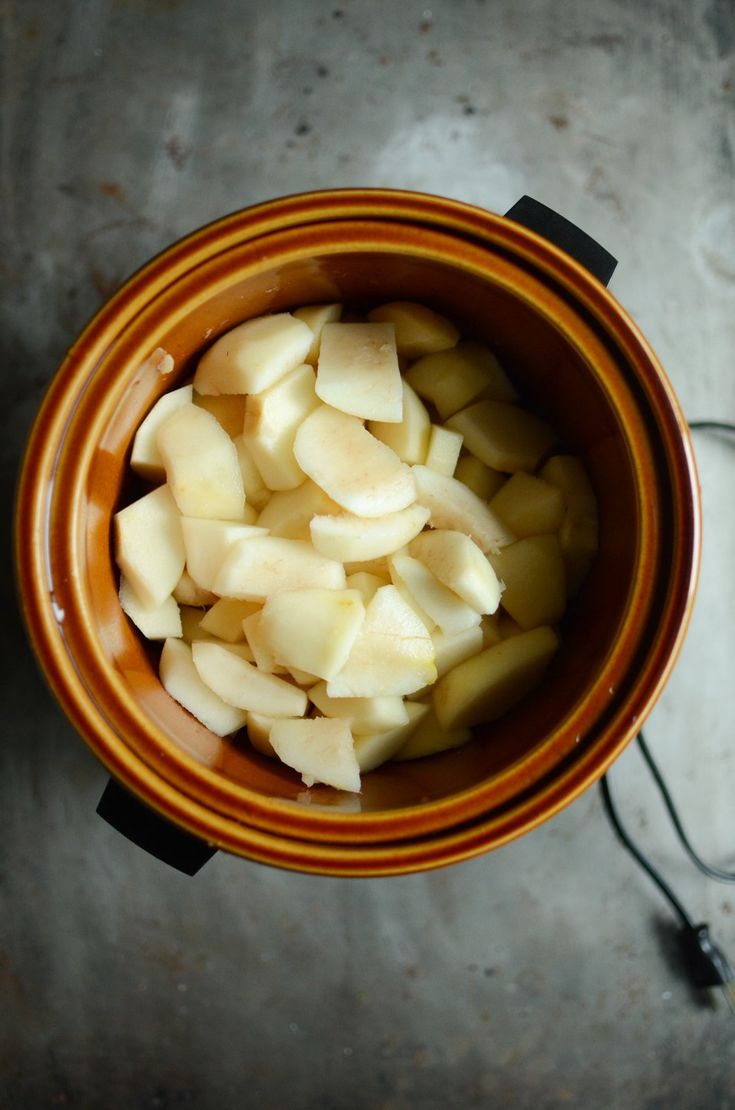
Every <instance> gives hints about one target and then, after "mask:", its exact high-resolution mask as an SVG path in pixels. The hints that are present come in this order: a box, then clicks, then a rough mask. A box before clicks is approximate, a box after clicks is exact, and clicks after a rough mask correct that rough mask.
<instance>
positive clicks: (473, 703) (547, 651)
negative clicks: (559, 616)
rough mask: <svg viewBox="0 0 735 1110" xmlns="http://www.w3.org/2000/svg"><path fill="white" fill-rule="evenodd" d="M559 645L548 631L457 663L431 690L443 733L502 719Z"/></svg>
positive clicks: (528, 634)
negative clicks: (432, 690)
mask: <svg viewBox="0 0 735 1110" xmlns="http://www.w3.org/2000/svg"><path fill="white" fill-rule="evenodd" d="M558 643H559V641H558V639H557V636H556V633H555V632H554V630H553V629H552V628H549V627H548V625H546V626H542V627H540V628H534V629H533V630H532V631H530V632H523V633H521V634H520V635H519V636H513V637H512V638H511V639H509V640H503V641H502V642H501V643H499V644H495V646H494V647H489V648H487V649H486V650H485V651H483V652H481V653H480V654H479V655H475V656H473V657H472V658H471V659H467V660H465V662H464V663H460V664H459V666H457V667H455V668H454V669H453V670H451V671H449V673H448V674H445V675H444V677H443V678H440V679H439V681H438V682H437V684H436V686H435V687H434V693H433V702H434V710H435V712H436V716H437V720H438V721H439V724H440V725H441V727H442V728H444V729H447V730H451V729H457V728H472V727H473V726H475V725H480V724H484V723H485V722H487V721H494V720H496V719H497V718H498V717H500V716H502V714H503V713H506V712H507V711H508V710H509V709H510V708H511V707H512V706H514V705H515V704H516V703H517V702H519V701H520V700H521V698H524V697H525V696H526V695H527V694H528V693H529V692H530V691H531V690H532V689H533V688H534V686H536V685H537V684H538V682H539V681H540V680H541V678H542V677H543V675H544V672H545V671H546V669H547V667H548V665H549V663H550V662H551V659H552V658H553V656H554V653H555V652H556V650H557V647H558Z"/></svg>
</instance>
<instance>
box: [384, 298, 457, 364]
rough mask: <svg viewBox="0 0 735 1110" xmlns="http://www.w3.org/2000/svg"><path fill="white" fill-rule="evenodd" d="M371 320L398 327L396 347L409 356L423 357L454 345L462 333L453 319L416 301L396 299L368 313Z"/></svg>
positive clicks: (400, 352)
mask: <svg viewBox="0 0 735 1110" xmlns="http://www.w3.org/2000/svg"><path fill="white" fill-rule="evenodd" d="M368 320H370V321H371V323H381V324H382V323H389V324H393V326H394V327H395V329H396V347H397V348H398V353H399V354H400V355H405V356H406V358H420V357H421V356H422V355H428V354H431V353H432V352H433V351H444V350H446V349H447V347H454V346H455V345H456V343H457V341H458V339H459V332H458V330H457V328H456V327H455V326H454V324H453V323H452V322H451V320H447V318H446V317H445V316H440V315H439V313H438V312H434V311H432V309H430V308H427V306H426V305H423V304H417V303H416V302H415V301H392V302H391V303H390V304H384V305H380V307H379V308H374V309H373V310H372V312H368Z"/></svg>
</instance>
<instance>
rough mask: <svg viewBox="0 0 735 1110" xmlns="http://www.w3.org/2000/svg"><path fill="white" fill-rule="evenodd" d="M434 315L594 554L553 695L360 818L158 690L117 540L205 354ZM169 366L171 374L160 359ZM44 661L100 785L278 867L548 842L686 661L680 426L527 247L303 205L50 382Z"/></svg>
mask: <svg viewBox="0 0 735 1110" xmlns="http://www.w3.org/2000/svg"><path fill="white" fill-rule="evenodd" d="M397 297H400V298H404V299H407V298H410V299H415V300H421V301H425V302H426V303H428V304H430V305H432V306H433V307H435V308H436V309H438V310H439V311H442V312H445V313H447V314H448V315H450V316H451V317H452V318H453V319H455V320H456V321H457V323H458V324H459V325H460V327H461V328H462V330H463V331H464V332H465V333H467V334H471V335H475V336H477V337H480V338H483V339H485V340H487V341H488V342H489V343H490V344H491V346H493V347H494V349H496V351H497V352H498V354H499V355H500V357H501V360H502V361H503V362H504V363H505V364H506V365H507V366H508V368H509V370H510V371H511V373H512V375H513V377H514V379H515V380H516V381H517V383H518V384H519V385H520V387H521V390H522V392H523V394H524V397H525V400H526V402H527V403H529V404H530V405H532V406H535V407H537V408H538V409H539V411H541V412H543V413H544V414H545V415H547V416H548V418H549V419H550V420H551V421H552V423H553V424H554V425H555V426H556V427H557V428H558V429H559V431H560V433H561V436H562V440H563V442H564V445H565V446H566V447H567V448H568V449H569V450H571V451H573V452H575V453H576V454H578V455H580V457H581V458H582V459H583V461H584V463H585V465H586V466H587V468H588V471H589V473H590V475H591V477H592V480H593V482H594V485H595V489H596V492H597V496H598V499H599V503H600V511H601V520H602V534H601V544H600V552H599V556H598V558H597V560H596V562H595V565H594V566H593V569H592V571H591V573H590V575H589V577H588V580H587V581H586V583H585V585H584V588H583V590H582V593H581V594H580V596H579V598H578V599H577V600H576V602H575V603H574V605H573V607H572V609H571V610H570V612H569V614H568V617H567V619H566V621H565V625H564V627H563V629H562V634H563V648H562V651H561V652H560V654H559V656H558V657H557V659H556V661H555V662H554V665H553V667H552V669H551V671H550V672H549V674H548V676H547V678H546V679H545V681H544V683H543V685H542V686H541V687H540V688H539V689H538V691H536V692H535V693H534V695H533V696H532V697H531V698H529V699H528V700H527V701H526V702H525V703H523V704H522V705H520V706H519V707H518V708H517V709H516V710H515V711H513V712H512V713H511V714H508V715H507V716H506V717H505V718H504V719H503V720H502V721H500V722H497V723H496V724H494V725H493V726H492V727H491V728H487V729H485V730H482V729H480V730H478V740H477V741H476V742H475V743H472V744H470V745H469V746H467V747H466V748H464V749H462V750H460V751H457V752H452V753H448V754H446V755H442V756H436V757H432V758H430V759H425V760H420V761H416V762H412V763H404V764H390V765H387V766H385V767H383V768H380V769H379V770H377V771H375V772H373V773H371V774H369V775H367V776H365V777H364V779H363V792H362V794H361V795H360V796H359V797H356V796H353V795H345V794H338V793H337V792H336V791H334V790H332V789H330V788H327V787H314V788H312V789H311V790H306V789H305V788H304V787H303V785H302V784H301V782H300V781H299V779H298V777H297V776H296V775H294V774H292V773H291V772H290V771H288V770H287V769H286V768H284V767H282V766H280V765H278V764H276V763H273V762H271V761H268V760H267V759H264V758H263V757H261V756H259V755H258V754H257V753H256V752H254V751H253V750H252V749H251V748H250V746H249V744H248V743H247V741H246V740H239V739H236V740H235V741H229V740H227V741H221V740H219V739H218V738H217V737H214V736H213V735H212V734H211V733H209V732H208V731H207V730H206V729H204V728H203V727H202V726H201V725H199V724H198V723H197V722H195V721H194V720H193V719H192V718H191V717H190V716H189V715H188V714H187V713H186V712H185V711H184V710H183V709H181V707H180V706H178V705H177V704H176V703H175V702H173V701H172V699H171V698H170V697H169V696H168V695H167V694H166V693H165V691H164V690H163V689H162V687H161V685H160V683H159V681H158V678H157V674H156V665H155V659H156V655H155V652H154V651H152V650H151V649H150V647H148V646H145V645H144V644H143V643H142V642H141V640H140V639H139V637H138V636H137V634H136V633H135V632H134V631H133V629H132V628H131V626H130V624H129V623H128V621H127V620H126V618H125V617H124V616H123V614H122V612H121V610H120V607H119V605H118V602H117V592H116V586H117V583H116V573H115V568H114V565H113V562H112V559H111V553H110V538H109V537H110V521H111V517H112V514H113V513H114V511H115V510H116V508H117V507H119V505H120V503H121V501H123V500H124V499H125V496H126V492H127V490H128V488H129V487H128V482H129V477H128V455H129V448H130V445H131V442H132V438H133V435H134V432H135V429H136V427H137V425H138V424H139V423H140V420H141V418H142V416H143V415H144V414H145V412H146V411H147V410H148V409H149V408H150V406H151V404H152V403H153V402H154V400H155V399H156V398H157V397H158V396H160V394H161V393H162V392H164V391H165V390H167V389H170V388H172V387H173V386H175V385H176V384H177V382H178V381H179V380H181V379H182V378H184V377H186V376H187V375H188V374H189V373H191V371H192V370H193V368H194V366H195V364H196V361H197V358H198V357H199V355H200V354H201V352H202V351H203V350H204V349H205V348H206V346H207V345H208V344H210V343H211V342H213V340H214V339H215V338H216V337H217V336H218V335H219V334H221V333H222V332H223V331H226V330H227V329H228V328H230V327H232V326H234V325H235V324H236V323H238V322H240V321H242V320H244V319H247V318H248V317H251V316H256V315H258V314H260V313H263V312H267V311H278V310H282V309H287V308H291V307H295V306H298V305H301V304H307V303H313V302H318V301H324V300H344V301H351V302H365V303H376V302H379V301H382V300H389V299H395V298H397ZM158 347H163V348H164V349H165V350H167V351H169V352H170V353H171V354H172V355H173V357H174V360H175V371H174V373H173V374H172V375H170V376H169V377H167V378H164V377H162V376H161V374H160V373H159V372H158V371H157V369H156V368H155V367H154V366H152V365H151V364H150V363H149V362H148V360H149V358H150V356H151V354H152V353H153V351H154V350H155V349H156V348H158ZM16 549H17V566H18V577H19V583H20V592H21V597H22V601H23V606H24V609H25V614H26V620H27V624H28V627H29V630H30V634H31V638H32V641H33V644H34V647H35V649H36V652H37V654H38V656H39V659H40V661H41V664H42V666H43V668H44V670H45V672H46V674H47V676H48V679H49V681H50V683H51V685H52V687H53V689H54V691H55V693H56V695H57V697H58V699H59V701H60V702H61V704H62V706H63V707H64V709H65V711H66V712H67V714H68V715H69V716H70V718H71V719H72V721H73V722H74V724H75V725H76V727H77V728H78V730H79V731H80V733H81V734H82V735H83V736H84V738H85V739H86V740H87V742H88V743H89V744H90V746H91V747H92V748H93V750H94V751H95V752H96V753H97V755H98V756H99V757H100V759H102V761H103V762H104V763H105V764H106V765H107V766H108V768H109V769H110V770H111V771H112V772H113V773H114V774H115V775H116V776H117V777H118V778H120V779H121V780H122V781H123V782H125V783H126V784H127V785H128V786H130V787H131V788H132V789H133V790H135V791H136V792H137V793H138V794H140V796H141V797H142V798H144V799H145V800H146V801H147V802H148V803H149V804H151V805H153V806H154V807H155V808H157V809H158V810H159V811H160V812H162V813H164V814H166V815H167V816H169V817H170V818H172V819H173V820H175V821H177V822H179V823H180V824H182V825H184V826H185V827H187V828H189V829H190V830H192V831H194V832H195V833H197V834H198V835H200V836H203V837H204V838H205V839H207V840H209V841H212V842H214V843H218V844H220V845H222V846H223V847H225V848H227V849H228V850H230V851H233V852H237V853H240V854H242V855H246V856H249V857H252V858H254V859H259V860H262V861H264V862H268V863H273V864H278V865H281V866H285V867H290V868H295V869H298V870H305V871H318V872H325V873H330V874H345V875H350V874H355V875H359V874H365V875H367V874H373V875H374V874H391V873H398V872H402V871H411V870H420V869H424V868H428V867H437V866H441V865H443V864H447V863H451V862H455V861H456V860H459V859H463V858H466V857H467V856H470V855H473V854H476V853H478V852H481V851H485V850H487V849H489V848H492V847H495V846H497V845H499V844H501V843H504V842H505V841H506V840H508V839H511V838H512V837H514V836H517V835H519V834H520V833H522V832H524V831H526V830H527V829H529V828H531V827H533V826H534V825H536V824H538V823H539V822H540V821H542V820H544V819H545V818H546V817H548V816H550V815H551V814H552V813H554V812H556V811H557V810H558V809H559V808H560V807H562V806H563V805H565V804H567V803H568V802H569V801H571V800H572V799H573V798H574V797H576V796H577V795H578V794H579V793H580V792H581V791H582V790H583V789H584V788H585V787H586V786H587V785H589V784H590V783H591V782H593V781H594V780H595V779H596V778H597V777H599V775H600V774H601V773H602V772H603V771H604V769H605V767H606V766H607V765H608V764H609V763H610V762H611V761H612V760H613V759H614V758H615V756H616V755H617V754H618V753H619V752H620V750H621V749H622V748H623V747H624V746H625V744H627V742H628V741H629V740H630V738H631V737H632V735H633V734H634V733H635V731H636V730H637V728H638V727H640V725H641V723H642V721H643V719H644V718H645V716H646V715H647V713H648V712H649V711H650V709H651V707H652V705H653V704H654V702H655V700H656V698H657V696H658V694H659V692H660V690H661V688H662V686H663V684H664V682H665V680H666V677H667V676H668V673H669V670H670V668H671V666H672V665H673V662H674V660H675V658H676V655H677V653H678V650H679V647H680V644H681V640H682V638H683V635H684V632H685V629H686V625H687V621H688V618H689V612H690V609H691V604H692V600H693V591H694V586H695V582H696V574H697V566H698V558H699V498H698V489H697V482H696V474H695V470H694V464H693V460H692V453H691V447H690V443H689V439H688V434H687V430H686V424H685V422H684V419H683V417H682V415H681V413H680V411H679V408H678V405H677V402H676V400H675V398H674V396H673V393H672V391H671V388H670V386H669V384H668V382H667V380H666V378H665V375H664V373H663V371H662V369H661V367H660V366H659V364H658V362H657V361H656V358H655V356H654V355H653V353H652V351H651V350H650V348H649V346H648V345H647V343H646V342H645V340H644V339H643V338H642V336H641V335H640V333H639V332H638V331H637V329H636V328H635V326H634V325H633V324H632V322H631V321H630V320H629V318H628V317H627V316H626V315H625V313H624V312H623V310H622V309H621V308H620V306H619V305H618V304H617V302H616V301H615V300H614V298H613V297H612V296H611V295H610V294H609V293H608V292H607V290H605V289H604V288H603V287H602V286H601V285H600V284H599V283H598V282H596V281H595V280H594V279H593V278H591V277H590V276H589V275H588V274H587V273H586V271H585V270H583V269H582V268H581V267H580V266H578V265H577V264H576V263H575V262H574V261H573V260H571V259H570V258H569V257H568V256H566V255H564V254H563V253H561V252H560V251H558V250H557V249H556V248H554V247H553V246H551V245H549V244H548V243H546V242H545V241H544V240H543V239H540V238H539V237H538V236H536V235H535V234H533V233H532V232H530V231H527V230H526V229H525V228H523V227H521V226H519V225H517V224H514V223H512V222H511V221H509V220H506V219H503V218H502V217H499V216H494V215H492V214H489V213H486V212H483V211H481V210H479V209H475V208H471V207H469V206H465V205H461V204H458V203H456V202H453V201H448V200H443V199H440V198H435V197H428V196H423V195H421V194H412V193H400V192H393V191H383V190H376V191H370V190H347V191H343V192H333V193H316V194H308V195H305V196H302V197H289V198H284V199H282V200H279V201H274V202H272V203H270V204H265V205H260V206H258V207H256V208H253V209H249V210H247V211H245V212H242V213H236V214H234V215H233V216H229V217H227V218H225V219H224V220H221V221H218V222H217V223H216V224H213V225H211V226H210V227H207V228H204V229H203V230H201V231H199V232H197V233H195V234H194V235H192V236H190V237H189V238H188V239H186V240H183V241H182V242H181V243H178V244H176V245H175V246H173V247H172V248H170V250H169V251H167V252H165V253H164V254H163V255H161V256H159V257H158V258H156V259H154V260H153V261H152V262H151V263H150V264H149V265H148V266H147V267H145V268H144V269H143V270H142V271H140V272H139V273H138V274H136V275H135V276H134V277H133V278H132V279H131V280H130V281H129V282H128V283H127V284H126V285H125V286H124V287H123V288H122V289H121V290H120V291H119V292H118V293H117V294H116V295H115V297H114V298H113V299H112V300H111V301H110V302H109V303H108V304H107V305H106V306H105V307H104V308H103V309H102V310H101V311H100V313H99V314H98V315H97V316H96V317H95V319H94V320H93V321H92V322H91V323H90V325H89V326H88V327H87V329H86V330H85V332H84V333H83V334H82V336H81V337H80V338H79V340H78V341H77V342H76V344H75V345H74V347H73V348H72V349H71V351H70V353H69V355H68V357H67V359H66V360H65V362H64V364H63V365H62V367H61V368H60V370H59V372H58V374H57V376H56V378H55V379H54V381H53V383H52V385H51V388H50V390H49V393H48V395H47V398H46V400H45V402H44V405H43V407H42V409H41V412H40V414H39V416H38V419H37V422H36V425H35V427H34V430H33V434H32V436H31V440H30V443H29V447H28V452H27V455H26V462H25V466H24V470H23V474H22V479H21V484H20V491H19V500H18V513H17V530H16Z"/></svg>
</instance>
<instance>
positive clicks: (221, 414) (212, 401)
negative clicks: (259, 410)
mask: <svg viewBox="0 0 735 1110" xmlns="http://www.w3.org/2000/svg"><path fill="white" fill-rule="evenodd" d="M192 400H193V403H194V404H195V405H196V406H197V408H200V409H206V411H207V412H209V413H211V415H212V416H213V417H214V418H215V420H216V421H217V423H218V424H220V425H221V427H223V428H224V430H225V431H226V432H227V434H228V436H229V437H230V439H235V437H236V436H239V435H240V432H241V431H242V422H243V420H244V419H245V404H246V402H247V397H243V396H242V394H236V393H223V394H222V395H221V396H219V395H215V394H200V393H195V394H194V396H193V398H192Z"/></svg>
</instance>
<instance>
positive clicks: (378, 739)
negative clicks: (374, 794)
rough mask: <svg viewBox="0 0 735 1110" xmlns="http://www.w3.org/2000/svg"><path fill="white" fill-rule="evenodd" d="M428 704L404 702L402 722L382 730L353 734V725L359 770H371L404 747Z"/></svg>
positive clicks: (425, 712)
mask: <svg viewBox="0 0 735 1110" xmlns="http://www.w3.org/2000/svg"><path fill="white" fill-rule="evenodd" d="M429 712H430V710H429V706H428V705H424V704H423V703H422V702H420V701H409V702H406V718H407V720H406V721H405V723H404V724H401V725H396V726H395V727H394V728H390V729H386V730H385V731H383V732H368V733H363V734H361V735H355V726H354V724H353V726H352V732H353V739H354V748H355V757H356V759H357V762H358V764H359V767H360V771H361V772H363V773H364V772H366V771H373V770H374V769H375V768H376V767H379V766H380V765H381V763H385V762H386V760H388V759H393V757H394V756H395V755H397V754H398V752H399V751H400V750H401V749H402V748H403V747H404V745H405V744H406V741H407V740H408V738H409V736H410V735H411V733H412V732H414V731H415V730H416V729H417V728H418V726H419V725H420V724H421V721H422V719H423V718H424V717H425V716H426V714H427V713H429Z"/></svg>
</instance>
